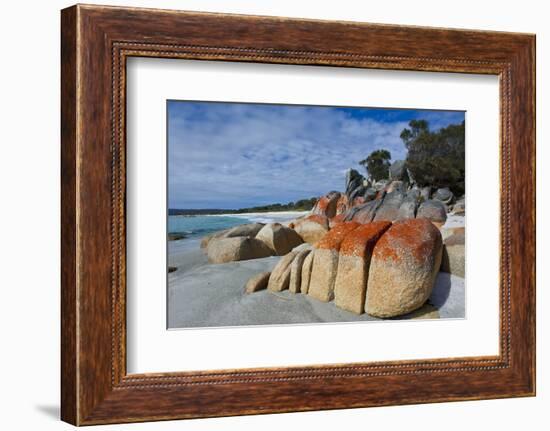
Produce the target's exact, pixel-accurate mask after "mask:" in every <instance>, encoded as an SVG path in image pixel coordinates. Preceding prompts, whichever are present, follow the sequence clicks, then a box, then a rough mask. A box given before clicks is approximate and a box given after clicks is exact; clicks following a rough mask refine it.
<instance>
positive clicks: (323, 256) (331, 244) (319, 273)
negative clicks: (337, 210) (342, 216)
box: [308, 222, 360, 302]
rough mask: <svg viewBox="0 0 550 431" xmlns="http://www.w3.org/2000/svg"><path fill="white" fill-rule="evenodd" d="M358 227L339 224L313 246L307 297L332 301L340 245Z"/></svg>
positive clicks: (352, 223)
mask: <svg viewBox="0 0 550 431" xmlns="http://www.w3.org/2000/svg"><path fill="white" fill-rule="evenodd" d="M359 226H360V225H359V223H356V222H345V223H341V224H339V225H338V226H336V227H335V228H333V229H332V230H330V231H329V232H328V233H327V234H326V235H325V236H324V237H323V238H322V239H321V240H320V241H319V242H318V243H317V244H315V246H314V250H313V267H312V270H311V279H310V283H309V289H308V295H310V296H311V297H313V298H315V299H318V300H319V301H323V302H328V301H331V300H332V299H333V296H334V282H335V280H336V272H337V270H338V255H339V250H340V245H341V244H342V241H344V238H345V237H346V235H347V234H348V233H349V232H351V231H352V230H354V229H356V228H357V227H359Z"/></svg>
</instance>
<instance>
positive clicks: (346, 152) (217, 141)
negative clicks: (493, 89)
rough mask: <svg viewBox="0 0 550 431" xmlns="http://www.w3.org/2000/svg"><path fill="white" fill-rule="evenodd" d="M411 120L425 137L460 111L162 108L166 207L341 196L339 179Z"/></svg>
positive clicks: (388, 145)
mask: <svg viewBox="0 0 550 431" xmlns="http://www.w3.org/2000/svg"><path fill="white" fill-rule="evenodd" d="M412 119H425V120H427V121H428V122H429V124H430V128H431V129H432V130H437V129H440V128H442V127H445V126H447V125H449V124H456V123H460V122H461V121H463V120H464V112H461V111H433V110H414V109H379V108H342V107H323V106H302V105H269V104H252V103H221V102H220V103H218V102H216V103H214V102H191V101H168V201H169V202H168V205H169V207H170V208H224V209H235V208H244V207H251V206H257V205H266V204H271V203H277V202H280V203H287V202H289V201H296V200H298V199H304V198H310V197H313V196H319V195H322V194H325V193H327V192H328V191H330V190H342V189H343V188H344V182H345V172H346V170H347V169H348V168H355V169H357V170H359V172H361V173H362V174H365V171H364V169H363V168H362V167H361V166H360V165H359V164H358V161H359V160H362V159H364V158H365V157H367V156H368V155H369V154H370V153H371V152H372V151H374V150H377V149H380V148H384V149H386V150H388V151H390V153H391V155H392V160H399V159H404V158H405V157H406V149H405V147H404V145H403V142H402V141H401V139H400V138H399V134H400V133H401V131H402V130H403V129H404V128H405V127H407V125H408V122H409V121H410V120H412Z"/></svg>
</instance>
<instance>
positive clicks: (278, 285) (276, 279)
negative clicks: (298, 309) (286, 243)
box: [267, 251, 298, 292]
mask: <svg viewBox="0 0 550 431" xmlns="http://www.w3.org/2000/svg"><path fill="white" fill-rule="evenodd" d="M297 254H298V253H296V252H294V251H291V252H290V253H288V254H286V255H284V256H283V257H282V258H281V259H280V260H279V262H278V263H277V265H275V268H273V271H271V275H270V276H269V282H268V283H267V288H268V289H269V290H271V291H273V292H281V291H283V290H286V289H288V286H289V284H290V270H291V268H290V266H291V265H292V261H293V260H294V258H295V257H296V255H297Z"/></svg>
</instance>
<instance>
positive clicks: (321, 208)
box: [312, 192, 341, 218]
mask: <svg viewBox="0 0 550 431" xmlns="http://www.w3.org/2000/svg"><path fill="white" fill-rule="evenodd" d="M340 196H341V194H340V193H339V192H330V193H328V194H326V195H325V196H322V197H320V198H319V200H318V201H317V203H316V204H315V206H314V207H313V210H312V213H313V214H321V215H325V216H327V217H328V218H332V217H334V216H335V215H336V207H337V203H338V200H339V199H340Z"/></svg>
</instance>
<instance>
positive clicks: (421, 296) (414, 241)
mask: <svg viewBox="0 0 550 431" xmlns="http://www.w3.org/2000/svg"><path fill="white" fill-rule="evenodd" d="M441 253H442V239H441V233H440V232H439V229H437V228H436V227H435V226H434V225H433V223H431V222H430V221H429V220H427V219H425V218H417V219H410V220H404V221H399V222H395V223H394V224H393V225H392V227H391V228H389V229H388V230H387V231H386V233H384V235H382V237H381V238H380V239H379V240H378V242H377V243H376V245H375V247H374V250H373V253H372V258H371V264H370V268H369V276H368V282H367V285H368V289H367V295H366V304H365V311H366V312H367V313H368V314H370V315H372V316H376V317H394V316H400V315H402V314H406V313H410V312H411V311H414V310H416V309H417V308H419V307H421V306H422V305H424V303H425V302H426V300H427V299H428V297H429V296H430V294H431V292H432V289H433V285H434V282H435V278H436V276H437V273H438V271H439V267H440V265H441Z"/></svg>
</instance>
